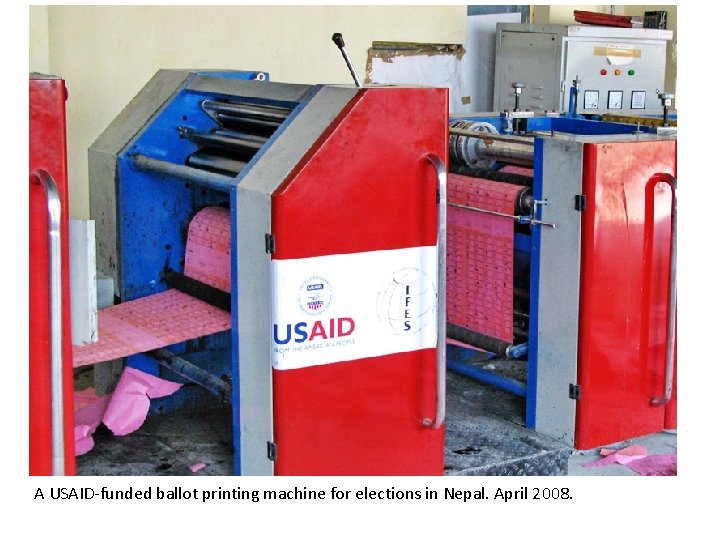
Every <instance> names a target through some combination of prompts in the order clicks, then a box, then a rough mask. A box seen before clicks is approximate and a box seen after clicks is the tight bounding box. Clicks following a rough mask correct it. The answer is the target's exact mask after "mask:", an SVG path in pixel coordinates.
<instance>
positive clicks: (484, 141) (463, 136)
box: [449, 120, 534, 169]
mask: <svg viewBox="0 0 720 540" xmlns="http://www.w3.org/2000/svg"><path fill="white" fill-rule="evenodd" d="M449 142H450V160H451V163H454V164H457V165H460V166H466V167H471V168H476V169H489V168H491V167H492V166H493V165H494V163H495V162H496V161H499V162H502V163H510V164H513V165H522V166H529V167H532V165H533V160H534V142H533V139H531V138H527V137H517V136H509V135H500V134H499V133H498V131H497V129H496V128H495V126H493V125H492V124H490V123H488V122H471V121H466V120H460V121H457V122H453V123H452V124H450V138H449Z"/></svg>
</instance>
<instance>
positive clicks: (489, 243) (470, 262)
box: [447, 173, 522, 342]
mask: <svg viewBox="0 0 720 540" xmlns="http://www.w3.org/2000/svg"><path fill="white" fill-rule="evenodd" d="M521 189H522V186H516V185H512V184H504V183H502V182H495V181H492V180H487V179H484V178H473V177H469V176H464V175H459V174H453V173H451V174H449V175H448V201H449V202H450V203H455V204H460V205H463V206H471V207H475V208H481V209H483V210H489V211H493V212H502V213H505V214H509V215H514V214H515V201H516V199H517V195H518V192H519V191H520V190H521ZM447 229H448V230H447V245H448V248H447V252H448V256H447V277H448V279H447V314H448V321H449V322H451V323H453V324H457V325H458V326H461V327H463V328H468V329H470V330H474V331H475V332H479V333H481V334H485V335H488V336H493V337H496V338H498V339H502V340H504V341H508V342H512V341H513V245H514V231H515V221H513V220H512V219H510V218H507V217H501V216H495V215H491V214H487V213H479V212H474V211H472V210H467V209H462V208H458V207H453V206H451V207H449V208H448V227H447Z"/></svg>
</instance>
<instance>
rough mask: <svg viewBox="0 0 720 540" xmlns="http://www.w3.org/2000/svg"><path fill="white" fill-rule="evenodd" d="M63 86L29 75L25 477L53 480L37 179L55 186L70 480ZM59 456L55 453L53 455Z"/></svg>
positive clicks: (45, 236) (42, 212)
mask: <svg viewBox="0 0 720 540" xmlns="http://www.w3.org/2000/svg"><path fill="white" fill-rule="evenodd" d="M66 98H67V93H66V89H65V81H64V80H62V79H61V78H59V77H53V76H48V75H38V74H31V75H30V125H29V128H30V175H29V177H30V186H29V190H30V198H29V228H30V233H29V248H30V253H29V256H30V276H29V279H30V281H29V284H30V302H29V307H30V320H29V324H30V329H29V330H30V332H29V334H30V335H29V338H30V344H29V345H30V349H29V352H30V358H29V370H30V389H29V390H30V394H29V395H30V403H29V407H30V410H29V413H30V426H29V428H30V475H33V476H44V475H51V474H58V471H57V470H56V468H55V467H53V436H52V414H53V413H52V395H53V393H52V390H51V354H52V335H51V327H52V324H51V309H50V295H51V287H50V271H51V264H50V257H49V250H50V240H49V226H50V225H49V218H48V213H49V212H48V207H49V203H48V196H47V195H46V193H45V189H44V188H43V185H42V184H41V182H40V181H39V180H38V177H37V174H38V173H40V174H44V173H42V171H46V172H47V173H49V175H50V176H52V178H53V179H54V180H55V184H56V188H57V192H58V196H59V199H60V207H61V208H60V243H61V250H60V252H61V264H60V267H61V286H60V288H61V297H62V299H61V303H62V308H61V309H62V317H61V318H62V331H61V334H62V338H61V339H62V346H61V349H62V392H63V400H62V404H63V415H62V425H63V432H64V433H63V441H64V443H65V444H64V447H63V454H64V460H59V459H58V461H60V462H61V463H62V462H64V470H63V471H62V474H65V475H74V474H75V444H74V433H73V430H74V421H73V372H72V348H71V334H70V278H69V270H68V269H69V255H68V194H67V191H68V184H67V158H66V123H65V100H66ZM58 455H59V453H58Z"/></svg>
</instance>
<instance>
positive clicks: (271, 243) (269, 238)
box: [265, 233, 275, 255]
mask: <svg viewBox="0 0 720 540" xmlns="http://www.w3.org/2000/svg"><path fill="white" fill-rule="evenodd" d="M265 253H270V254H271V255H272V254H273V253H275V236H274V235H272V234H269V233H268V234H266V235H265Z"/></svg>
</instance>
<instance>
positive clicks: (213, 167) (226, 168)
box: [187, 150, 247, 176]
mask: <svg viewBox="0 0 720 540" xmlns="http://www.w3.org/2000/svg"><path fill="white" fill-rule="evenodd" d="M187 164H188V165H189V166H191V167H196V168H198V169H205V170H206V171H211V172H218V173H220V174H225V175H230V176H237V174H238V173H239V172H240V171H241V170H242V169H243V167H245V165H247V161H239V160H236V159H232V158H230V157H227V156H221V155H217V154H213V153H209V152H205V151H202V150H199V151H197V152H195V153H194V154H191V155H190V156H189V157H188V158H187Z"/></svg>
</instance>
